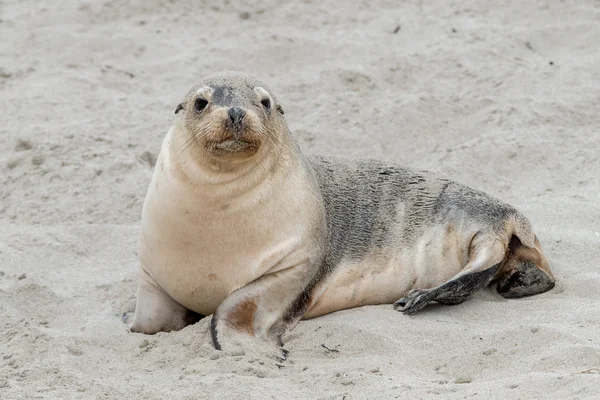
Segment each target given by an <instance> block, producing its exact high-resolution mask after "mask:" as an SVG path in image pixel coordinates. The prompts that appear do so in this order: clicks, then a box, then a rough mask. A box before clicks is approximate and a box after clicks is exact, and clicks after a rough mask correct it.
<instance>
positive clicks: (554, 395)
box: [0, 0, 600, 400]
mask: <svg viewBox="0 0 600 400" xmlns="http://www.w3.org/2000/svg"><path fill="white" fill-rule="evenodd" d="M232 69H233V70H242V71H246V72H249V73H251V74H253V75H256V76H258V77H259V78H260V79H261V80H263V81H265V82H266V83H267V84H268V85H269V87H270V88H271V89H272V90H273V91H274V92H275V93H276V95H277V98H278V99H279V100H280V101H281V103H282V104H283V107H284V109H285V116H286V118H287V121H288V124H289V126H290V129H291V131H292V132H293V134H294V135H295V137H296V138H297V140H298V142H299V143H300V145H301V147H302V149H303V150H304V151H305V152H307V153H313V154H316V153H320V154H335V155H344V156H354V157H370V158H379V159H384V160H389V161H394V162H397V163H399V164H402V165H406V166H411V167H414V168H421V169H428V170H432V171H435V172H438V173H441V174H443V175H446V176H448V177H450V178H452V179H455V180H457V181H459V182H462V183H465V184H467V185H470V186H472V187H474V188H477V189H481V190H484V191H486V192H488V193H490V194H492V195H494V196H497V197H499V198H501V199H503V200H505V201H507V202H508V203H510V204H512V205H513V206H515V207H517V208H518V209H519V210H521V211H522V212H523V213H525V215H527V216H528V217H529V218H530V220H531V221H532V223H533V225H534V227H535V230H536V232H537V234H538V237H539V238H540V241H541V242H542V244H543V245H544V249H545V251H546V254H547V256H548V258H549V260H550V263H551V265H552V268H553V270H554V272H555V274H556V277H557V279H558V282H557V285H556V287H555V288H554V289H553V290H552V291H550V292H548V293H545V294H542V295H539V296H533V297H529V298H523V299H518V300H507V299H504V298H503V297H501V296H499V295H498V294H497V293H496V292H495V290H493V289H485V290H483V291H481V292H480V293H478V294H477V295H475V296H474V297H473V298H472V299H470V300H468V301H467V302H465V303H463V304H461V305H458V306H454V307H443V306H439V305H433V306H430V307H428V308H427V309H426V310H424V311H423V312H422V313H420V314H417V315H416V316H414V317H408V316H405V315H402V314H401V313H398V312H396V311H394V310H393V309H392V306H391V305H380V306H368V307H362V308H356V309H351V310H345V311H342V312H337V313H334V314H330V315H327V316H324V317H321V318H316V319H312V320H308V321H301V322H300V323H299V325H298V326H297V327H296V329H295V330H294V331H292V332H291V333H289V334H288V335H287V336H286V337H285V342H286V348H287V349H288V350H290V357H289V359H288V360H287V361H286V362H285V363H284V364H283V365H280V366H277V365H276V364H275V362H271V361H265V360H263V359H259V358H253V357H252V356H250V355H240V354H226V353H224V352H219V351H216V350H214V349H213V347H212V344H211V339H210V333H209V318H205V319H203V320H202V321H200V322H199V323H197V324H195V325H192V326H188V327H187V328H185V329H183V330H182V331H180V332H172V333H159V334H157V335H152V336H149V335H141V334H133V333H129V332H128V329H127V327H126V325H125V324H124V323H123V322H122V321H121V319H120V315H121V313H122V312H124V311H127V310H131V309H132V308H133V306H134V304H135V290H136V273H137V257H136V252H135V251H136V242H137V239H138V234H139V219H140V213H141V208H142V204H143V200H144V196H145V193H146V189H147V187H148V184H149V181H150V178H151V175H152V164H153V160H154V158H155V157H156V155H157V153H158V151H159V148H160V143H161V141H162V139H163V137H164V135H165V134H166V132H167V130H168V129H169V127H170V125H171V123H172V120H173V118H174V115H173V111H174V110H175V107H176V105H177V104H178V103H179V102H180V100H181V99H182V97H183V96H184V95H185V94H186V92H187V91H188V89H189V88H190V87H191V86H193V85H194V84H195V83H196V82H198V81H199V80H200V79H201V78H202V77H204V76H205V75H207V74H209V73H212V72H215V71H219V70H232ZM0 107H1V109H2V124H0V398H1V399H3V400H9V399H337V400H356V399H479V398H481V399H589V400H592V399H599V398H600V195H599V193H600V177H599V176H600V2H598V1H594V0H583V1H569V0H566V1H533V0H528V1H517V0H507V1H499V2H493V4H492V2H480V1H475V0H465V1H456V2H454V1H448V2H433V1H430V2H427V1H416V0H413V1H402V2H399V1H386V0H373V1H369V2H367V1H356V2H346V1H342V0H337V1H323V2H319V1H311V0H304V1H294V2H293V1H276V0H266V1H238V0H230V1H227V0H225V1H223V2H213V1H207V0H206V1H191V0H182V1H175V0H170V1H167V2H161V1H156V0H146V1H138V0H136V1H132V2H118V1H115V0H108V1H106V0H100V1H83V2H79V1H73V0H66V1H63V2H60V5H59V2H56V5H54V3H53V4H50V3H41V2H34V1H21V2H18V1H14V0H9V1H2V0H0Z"/></svg>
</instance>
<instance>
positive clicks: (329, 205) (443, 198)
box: [307, 156, 529, 271]
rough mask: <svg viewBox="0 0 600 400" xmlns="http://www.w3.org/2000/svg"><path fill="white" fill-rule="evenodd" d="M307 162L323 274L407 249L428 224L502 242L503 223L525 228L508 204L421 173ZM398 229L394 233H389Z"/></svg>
mask: <svg viewBox="0 0 600 400" xmlns="http://www.w3.org/2000/svg"><path fill="white" fill-rule="evenodd" d="M307 161H308V162H307V163H308V166H309V167H310V168H312V169H313V171H314V173H315V176H316V179H317V182H318V184H319V188H320V191H321V194H322V195H323V199H324V203H325V209H326V215H327V226H328V228H329V235H328V251H327V252H326V258H325V262H324V264H323V268H325V269H327V270H328V271H330V270H332V269H335V268H336V266H337V265H339V264H340V263H341V261H343V260H347V259H355V260H360V259H361V258H362V257H363V256H364V255H365V254H366V253H367V251H369V250H370V249H371V248H373V247H378V248H385V247H386V246H390V245H393V246H407V247H408V246H412V245H413V244H414V243H415V241H416V240H417V239H418V238H419V237H420V236H421V234H422V233H423V232H424V231H426V230H427V229H429V228H430V227H432V226H433V225H440V224H448V223H452V224H453V225H455V226H462V227H465V226H467V227H470V230H471V231H472V232H473V233H476V232H477V231H483V232H486V233H489V234H491V235H492V236H497V237H499V238H501V237H504V236H506V237H507V238H508V239H510V237H509V236H510V234H511V233H509V232H504V229H505V223H506V221H507V219H509V218H516V219H518V220H519V221H520V223H522V224H523V225H526V226H528V225H529V222H528V221H527V219H526V218H525V217H524V216H523V215H521V214H520V213H519V212H518V211H517V210H516V209H515V208H513V207H511V206H510V205H508V204H505V203H503V202H501V201H500V200H497V199H495V198H493V197H491V196H488V195H486V194H485V193H483V192H480V191H477V190H473V189H471V188H469V187H467V186H464V185H462V184H460V183H456V182H453V181H450V180H448V179H446V178H444V177H440V176H436V175H435V174H432V173H429V172H426V171H417V170H412V169H409V168H403V167H400V166H397V165H393V164H389V163H385V162H382V161H376V160H351V159H344V158H338V157H324V156H313V157H308V158H307ZM399 209H400V210H402V211H401V212H402V213H403V215H399V211H398V210H399ZM398 226H400V227H401V229H400V231H401V233H400V234H398V233H394V232H393V231H392V229H391V228H392V227H398ZM396 232H398V230H396ZM517 234H521V233H520V232H518V233H517Z"/></svg>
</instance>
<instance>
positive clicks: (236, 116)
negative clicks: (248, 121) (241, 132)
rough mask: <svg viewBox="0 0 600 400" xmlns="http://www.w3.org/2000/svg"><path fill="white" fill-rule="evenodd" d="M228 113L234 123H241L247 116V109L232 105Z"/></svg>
mask: <svg viewBox="0 0 600 400" xmlns="http://www.w3.org/2000/svg"><path fill="white" fill-rule="evenodd" d="M227 115H229V120H230V121H231V123H232V124H233V125H241V123H242V120H243V119H244V116H246V111H244V110H243V109H241V108H239V107H231V108H230V109H229V110H228V111H227Z"/></svg>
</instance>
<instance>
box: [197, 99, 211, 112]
mask: <svg viewBox="0 0 600 400" xmlns="http://www.w3.org/2000/svg"><path fill="white" fill-rule="evenodd" d="M207 105H208V101H206V100H204V99H203V98H201V97H198V98H197V99H196V101H195V102H194V109H195V110H196V111H198V112H202V111H203V110H204V109H205V108H206V106H207Z"/></svg>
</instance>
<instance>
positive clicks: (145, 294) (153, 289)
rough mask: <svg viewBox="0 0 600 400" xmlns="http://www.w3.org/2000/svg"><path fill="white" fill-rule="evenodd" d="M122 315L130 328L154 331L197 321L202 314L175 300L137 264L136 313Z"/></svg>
mask: <svg viewBox="0 0 600 400" xmlns="http://www.w3.org/2000/svg"><path fill="white" fill-rule="evenodd" d="M121 318H122V320H123V322H125V323H126V324H127V325H128V326H129V329H130V330H131V332H136V333H146V334H154V333H157V332H170V331H178V330H180V329H183V328H184V327H186V326H187V325H190V324H193V323H196V322H198V321H199V320H200V319H201V318H203V316H202V315H200V314H196V313H195V312H193V311H191V310H188V309H187V308H185V307H184V306H182V305H181V304H179V303H177V302H176V301H175V300H174V299H173V298H172V297H171V296H169V295H168V294H167V292H165V291H164V290H163V289H162V288H161V287H160V285H159V284H158V283H156V281H155V280H154V279H153V278H152V277H151V276H150V275H149V274H148V273H147V272H146V271H145V270H144V269H143V268H140V270H139V277H138V290H137V301H136V306H135V314H134V315H130V313H125V314H123V315H122V317H121Z"/></svg>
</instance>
